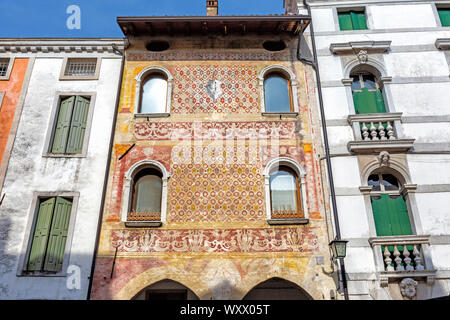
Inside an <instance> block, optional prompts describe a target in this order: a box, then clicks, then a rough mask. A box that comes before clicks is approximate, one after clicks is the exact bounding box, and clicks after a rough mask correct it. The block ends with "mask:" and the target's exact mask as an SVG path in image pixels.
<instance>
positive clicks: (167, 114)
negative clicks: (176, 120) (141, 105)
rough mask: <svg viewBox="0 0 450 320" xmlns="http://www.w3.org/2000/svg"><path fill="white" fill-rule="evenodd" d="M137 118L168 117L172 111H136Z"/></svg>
mask: <svg viewBox="0 0 450 320" xmlns="http://www.w3.org/2000/svg"><path fill="white" fill-rule="evenodd" d="M134 117H135V118H167V117H170V113H135V114H134Z"/></svg>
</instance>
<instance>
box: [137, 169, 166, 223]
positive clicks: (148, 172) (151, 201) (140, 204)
mask: <svg viewBox="0 0 450 320" xmlns="http://www.w3.org/2000/svg"><path fill="white" fill-rule="evenodd" d="M161 195H162V175H161V172H159V171H158V170H156V169H153V168H147V169H143V170H141V171H139V173H138V174H137V175H136V176H135V178H134V185H133V199H132V206H131V211H132V212H133V213H148V214H155V215H160V214H161Z"/></svg>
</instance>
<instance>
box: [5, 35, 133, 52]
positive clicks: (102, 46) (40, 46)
mask: <svg viewBox="0 0 450 320" xmlns="http://www.w3.org/2000/svg"><path fill="white" fill-rule="evenodd" d="M113 45H115V46H116V47H117V49H119V50H124V48H125V46H126V42H125V39H121V38H111V39H0V53H4V52H11V53H38V52H42V53H49V52H53V53H72V52H74V53H92V52H99V53H102V52H109V53H113V52H114V49H113Z"/></svg>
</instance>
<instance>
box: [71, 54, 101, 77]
mask: <svg viewBox="0 0 450 320" xmlns="http://www.w3.org/2000/svg"><path fill="white" fill-rule="evenodd" d="M96 68H97V58H86V59H80V58H69V59H67V65H66V70H65V71H64V75H65V76H70V77H86V76H94V75H95V70H96Z"/></svg>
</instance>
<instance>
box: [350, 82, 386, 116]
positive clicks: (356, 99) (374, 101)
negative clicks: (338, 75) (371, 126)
mask: <svg viewBox="0 0 450 320" xmlns="http://www.w3.org/2000/svg"><path fill="white" fill-rule="evenodd" d="M352 94H353V103H354V105H355V111H356V113H357V114H365V113H385V112H386V107H385V105H384V99H383V94H382V93H381V91H380V90H376V91H369V90H368V89H367V88H362V89H361V91H353V93H352Z"/></svg>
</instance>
